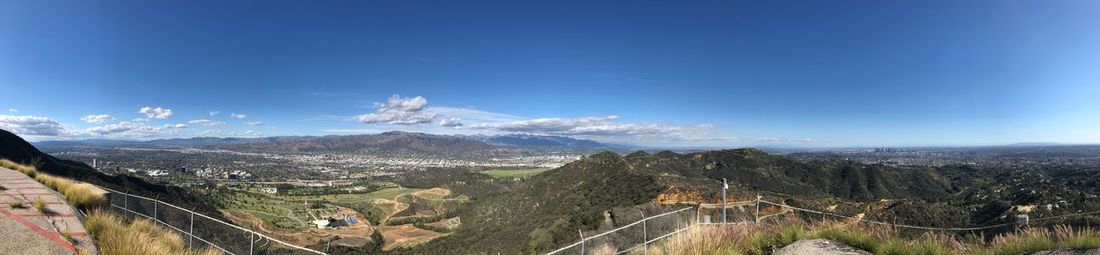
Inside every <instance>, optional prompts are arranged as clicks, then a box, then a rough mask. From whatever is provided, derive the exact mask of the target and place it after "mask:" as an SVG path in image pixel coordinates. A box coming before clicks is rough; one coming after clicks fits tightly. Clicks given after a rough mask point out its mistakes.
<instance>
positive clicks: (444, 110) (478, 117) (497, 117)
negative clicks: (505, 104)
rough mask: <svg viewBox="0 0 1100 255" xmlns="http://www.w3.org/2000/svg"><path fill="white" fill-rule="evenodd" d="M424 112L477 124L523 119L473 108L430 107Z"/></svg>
mask: <svg viewBox="0 0 1100 255" xmlns="http://www.w3.org/2000/svg"><path fill="white" fill-rule="evenodd" d="M424 111H428V112H432V113H436V114H439V115H441V116H449V117H456V118H460V119H462V120H463V121H464V122H470V123H477V122H505V121H515V120H521V119H523V118H522V117H519V116H515V115H509V114H503V113H497V112H489V111H483V110H478V109H474V108H472V107H440V106H432V107H428V108H427V109H425V110H424Z"/></svg>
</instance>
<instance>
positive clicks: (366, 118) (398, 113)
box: [355, 95, 436, 125]
mask: <svg viewBox="0 0 1100 255" xmlns="http://www.w3.org/2000/svg"><path fill="white" fill-rule="evenodd" d="M427 105H428V100H427V99H425V98H424V97H421V96H417V97H413V98H403V97H401V96H400V95H393V96H391V97H390V98H389V100H387V101H386V103H376V104H375V106H377V107H378V110H377V111H375V112H374V113H368V114H363V115H359V116H356V117H355V119H356V120H359V122H362V123H366V124H373V123H385V124H394V125H415V124H423V123H431V122H432V120H433V119H435V116H436V114H435V113H434V112H426V111H423V110H424V107H426V106H427Z"/></svg>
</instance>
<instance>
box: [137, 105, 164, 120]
mask: <svg viewBox="0 0 1100 255" xmlns="http://www.w3.org/2000/svg"><path fill="white" fill-rule="evenodd" d="M138 112H139V113H143V114H145V117H146V118H151V119H167V118H168V117H172V110H171V109H167V108H160V107H157V108H152V107H148V106H146V107H142V108H141V110H138Z"/></svg>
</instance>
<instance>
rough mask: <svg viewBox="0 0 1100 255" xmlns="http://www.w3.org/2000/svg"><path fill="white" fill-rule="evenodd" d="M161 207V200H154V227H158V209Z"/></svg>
mask: <svg viewBox="0 0 1100 255" xmlns="http://www.w3.org/2000/svg"><path fill="white" fill-rule="evenodd" d="M158 205H160V200H155V199H154V200H153V226H156V225H157V207H158Z"/></svg>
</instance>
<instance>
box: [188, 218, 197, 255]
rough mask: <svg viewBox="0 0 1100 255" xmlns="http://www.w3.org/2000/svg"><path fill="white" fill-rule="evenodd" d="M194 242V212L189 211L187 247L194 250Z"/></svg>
mask: <svg viewBox="0 0 1100 255" xmlns="http://www.w3.org/2000/svg"><path fill="white" fill-rule="evenodd" d="M194 244H195V212H191V227H190V229H188V230H187V249H188V250H194V248H193V247H194Z"/></svg>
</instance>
